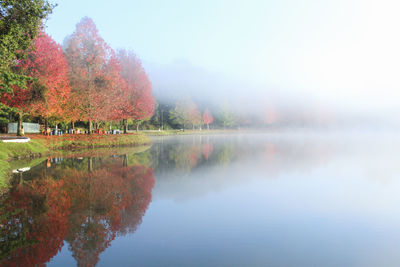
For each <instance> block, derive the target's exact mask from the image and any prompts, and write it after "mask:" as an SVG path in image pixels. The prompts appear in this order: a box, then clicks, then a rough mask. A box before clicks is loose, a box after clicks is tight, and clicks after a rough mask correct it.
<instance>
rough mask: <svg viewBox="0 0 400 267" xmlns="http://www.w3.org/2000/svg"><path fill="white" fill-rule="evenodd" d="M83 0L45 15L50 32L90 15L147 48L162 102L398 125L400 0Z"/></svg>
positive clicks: (113, 33) (124, 43) (304, 119)
mask: <svg viewBox="0 0 400 267" xmlns="http://www.w3.org/2000/svg"><path fill="white" fill-rule="evenodd" d="M81 5H82V7H81V8H80V9H78V10H74V12H69V13H64V12H65V11H67V10H71V9H72V8H74V7H75V3H74V1H68V2H66V3H60V6H59V8H58V9H56V10H55V13H54V14H53V15H52V17H51V18H50V19H49V21H48V23H47V25H48V31H49V32H50V33H51V35H52V36H54V37H55V38H56V39H57V40H59V41H62V40H63V38H64V37H65V36H66V35H67V33H68V32H70V31H71V30H70V29H72V28H73V27H74V23H76V21H78V20H79V18H80V17H82V16H84V15H90V16H91V17H92V18H93V19H94V20H95V21H96V23H97V24H98V26H99V30H100V33H101V34H102V35H103V36H104V37H105V39H106V40H109V41H110V44H111V46H113V47H115V48H119V47H132V48H133V49H134V50H135V51H136V53H137V54H138V55H139V56H140V58H141V59H142V61H143V62H144V65H145V67H146V70H147V72H148V74H149V76H150V79H151V81H152V84H153V92H154V95H155V96H156V100H157V101H158V102H159V103H169V104H174V103H176V101H179V99H182V98H191V99H192V100H194V101H195V103H196V104H197V106H199V107H202V108H207V107H209V108H211V109H213V110H214V111H215V112H217V110H219V109H220V106H221V105H223V103H228V104H229V105H230V107H231V109H232V110H234V111H235V112H236V113H238V115H237V116H239V117H246V119H249V120H254V117H256V119H255V123H254V124H256V125H257V124H265V121H271V119H268V118H267V117H268V116H271V115H266V113H271V112H272V113H276V115H277V116H276V122H277V123H278V118H279V116H278V114H280V117H281V118H280V119H281V120H283V121H290V123H289V124H298V125H299V124H300V125H301V124H306V125H307V124H324V125H325V124H334V125H335V123H336V126H338V127H343V125H346V126H350V125H351V124H354V125H358V124H362V125H363V126H365V125H368V124H371V125H372V127H377V125H378V124H379V127H383V126H385V127H393V126H394V125H395V126H396V127H397V125H398V120H397V114H398V112H399V109H398V107H397V102H398V99H399V94H398V91H399V90H398V89H399V86H400V84H399V81H398V79H397V76H398V75H397V74H398V73H399V71H400V69H399V67H398V64H397V62H398V61H399V59H400V53H399V50H398V49H397V47H399V45H400V38H398V36H397V35H396V34H393V33H394V32H396V31H397V25H399V24H400V21H399V17H398V16H397V14H396V12H395V11H396V10H398V8H399V4H398V3H397V2H396V1H391V0H384V1H373V0H368V1H361V0H353V1H334V2H330V1H313V0H308V1H305V2H302V3H298V2H296V1H290V0H287V1H279V2H276V1H261V0H253V1H249V2H243V1H226V0H218V1H201V2H182V1H172V2H169V3H168V4H166V3H164V2H163V1H146V2H142V1H139V2H135V3H125V2H118V1H117V2H116V3H115V5H113V7H112V8H111V9H109V8H107V9H105V8H104V7H103V5H102V2H101V1H100V2H96V4H94V3H91V2H90V1H88V2H85V3H84V4H81ZM121 6H124V8H123V10H120V9H119V7H121ZM154 7H156V8H154ZM66 14H68V20H66V19H65V18H66V16H67V15H66ZM71 15H72V18H71V17H70V16H71ZM105 17H107V18H108V19H107V20H105V19H104V18H105ZM74 18H76V19H74ZM65 21H68V23H65ZM283 117H284V118H283ZM288 117H289V119H288ZM267 124H268V123H267ZM278 124H279V123H278ZM284 124H286V122H284Z"/></svg>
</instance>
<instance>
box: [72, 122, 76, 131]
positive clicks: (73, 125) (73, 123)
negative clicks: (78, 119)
mask: <svg viewBox="0 0 400 267" xmlns="http://www.w3.org/2000/svg"><path fill="white" fill-rule="evenodd" d="M71 128H72V130H75V122H74V121H72V122H71Z"/></svg>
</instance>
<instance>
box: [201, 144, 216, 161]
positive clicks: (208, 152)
mask: <svg viewBox="0 0 400 267" xmlns="http://www.w3.org/2000/svg"><path fill="white" fill-rule="evenodd" d="M213 151H214V146H213V145H212V144H211V143H207V144H203V156H204V158H205V159H206V160H208V158H209V157H210V155H211V153H212V152H213Z"/></svg>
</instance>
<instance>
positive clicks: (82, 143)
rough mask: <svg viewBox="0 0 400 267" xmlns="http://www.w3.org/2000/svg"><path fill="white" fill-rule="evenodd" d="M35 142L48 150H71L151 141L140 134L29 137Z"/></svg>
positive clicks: (141, 143) (142, 143)
mask: <svg viewBox="0 0 400 267" xmlns="http://www.w3.org/2000/svg"><path fill="white" fill-rule="evenodd" d="M30 137H31V138H32V139H34V140H35V141H37V142H39V143H41V144H43V145H45V146H46V147H47V148H49V149H50V150H60V149H72V148H74V149H75V148H79V149H80V148H100V147H121V146H140V145H146V144H151V139H150V138H149V137H147V136H145V135H141V134H126V135H124V134H121V135H97V134H94V135H83V134H80V135H63V136H51V137H44V136H30Z"/></svg>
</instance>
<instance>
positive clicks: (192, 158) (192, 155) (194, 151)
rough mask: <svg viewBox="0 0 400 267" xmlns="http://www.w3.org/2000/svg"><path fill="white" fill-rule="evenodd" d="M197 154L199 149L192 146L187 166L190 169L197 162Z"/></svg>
mask: <svg viewBox="0 0 400 267" xmlns="http://www.w3.org/2000/svg"><path fill="white" fill-rule="evenodd" d="M199 153H200V152H199V148H198V147H197V146H192V147H191V148H190V155H189V164H190V167H191V168H193V167H194V166H196V165H197V162H198V160H199Z"/></svg>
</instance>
